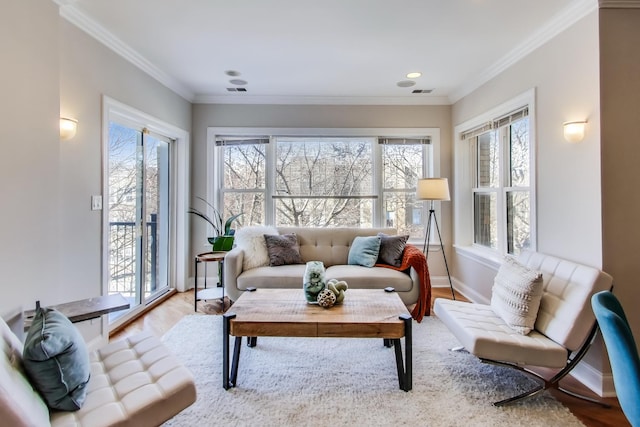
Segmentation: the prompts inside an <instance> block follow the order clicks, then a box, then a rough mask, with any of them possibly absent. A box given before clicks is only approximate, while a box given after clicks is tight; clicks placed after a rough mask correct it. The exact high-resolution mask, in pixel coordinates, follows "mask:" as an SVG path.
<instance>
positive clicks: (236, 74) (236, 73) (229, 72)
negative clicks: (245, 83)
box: [224, 70, 240, 77]
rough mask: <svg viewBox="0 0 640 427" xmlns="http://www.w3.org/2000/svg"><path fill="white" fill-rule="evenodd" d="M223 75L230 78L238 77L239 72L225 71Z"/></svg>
mask: <svg viewBox="0 0 640 427" xmlns="http://www.w3.org/2000/svg"><path fill="white" fill-rule="evenodd" d="M224 73H225V74H226V75H227V76H230V77H238V76H239V75H240V71H236V70H227V71H225V72H224Z"/></svg>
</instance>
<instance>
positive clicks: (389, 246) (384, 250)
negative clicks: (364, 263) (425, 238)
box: [376, 233, 409, 267]
mask: <svg viewBox="0 0 640 427" xmlns="http://www.w3.org/2000/svg"><path fill="white" fill-rule="evenodd" d="M378 236H380V252H379V253H378V261H376V263H377V264H389V265H393V266H394V267H400V265H402V254H403V253H404V247H405V246H406V245H407V240H409V235H408V234H407V235H404V236H387V235H386V234H384V233H378Z"/></svg>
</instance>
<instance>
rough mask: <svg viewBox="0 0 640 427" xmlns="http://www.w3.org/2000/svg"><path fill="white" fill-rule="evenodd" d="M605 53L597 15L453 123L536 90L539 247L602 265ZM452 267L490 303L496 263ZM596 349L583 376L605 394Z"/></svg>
mask: <svg viewBox="0 0 640 427" xmlns="http://www.w3.org/2000/svg"><path fill="white" fill-rule="evenodd" d="M598 53H599V51H598V14H597V12H593V13H591V14H589V15H588V16H586V17H585V18H583V19H582V20H580V21H578V22H577V23H576V24H575V25H573V26H572V27H571V28H569V29H568V30H566V31H565V32H563V33H561V34H560V35H558V36H557V37H555V38H554V39H552V40H551V41H549V42H548V43H546V44H545V45H543V46H541V47H540V48H538V49H537V50H536V51H534V52H532V53H531V54H530V55H528V56H527V57H526V58H524V59H523V60H521V61H520V62H518V63H517V64H514V65H513V66H512V67H511V68H509V69H508V70H506V71H504V72H503V73H502V74H500V75H499V76H498V77H496V78H494V79H493V80H491V81H490V82H488V83H487V84H485V85H484V86H482V87H481V88H479V89H477V90H476V91H474V92H473V93H471V94H470V95H468V96H466V97H465V98H463V99H461V100H460V101H458V102H457V103H455V105H453V108H452V121H453V124H454V126H456V125H458V124H460V123H463V122H465V121H466V120H469V119H471V118H473V117H475V116H477V115H480V114H482V113H483V112H485V111H487V110H490V109H492V108H493V107H495V106H498V105H500V104H501V103H503V102H505V101H508V100H509V99H511V98H514V97H516V96H517V95H519V94H521V93H523V92H525V91H526V90H528V89H531V88H535V89H536V113H535V114H536V117H535V119H536V132H537V140H536V144H537V146H536V157H537V169H536V174H537V182H536V185H537V199H536V201H537V213H536V217H537V231H538V232H537V242H538V248H537V249H538V251H540V252H545V253H548V254H553V255H556V256H559V257H562V258H567V259H570V260H573V261H577V262H580V263H584V264H587V265H591V266H594V267H597V268H602V219H601V215H602V211H601V182H600V111H599V96H600V93H599V84H600V81H599V79H600V76H599V54H598ZM578 119H588V121H589V123H588V125H587V131H586V137H585V139H584V140H583V142H581V143H579V144H569V143H567V142H565V141H564V139H563V135H562V123H563V122H565V121H571V120H578ZM457 214H459V215H468V214H469V213H468V212H458V213H457ZM456 240H461V239H459V238H458V236H456ZM453 264H454V276H455V277H456V278H457V280H459V281H460V282H461V283H462V284H463V286H464V287H466V288H467V289H468V291H469V293H470V294H471V296H474V297H476V299H478V298H482V299H485V300H488V299H489V298H490V294H491V286H492V284H493V277H494V276H495V273H496V270H495V268H494V267H493V266H491V265H487V264H483V263H481V262H478V261H475V260H471V259H469V258H468V257H465V256H461V255H455V258H454V263H453ZM596 344H597V345H596V346H594V348H593V349H592V351H590V353H589V354H588V355H587V357H586V358H585V361H586V362H587V363H588V365H589V366H590V368H589V367H587V369H586V370H585V371H583V376H582V378H581V379H582V380H585V381H587V383H588V384H587V385H589V386H590V387H592V388H594V389H596V391H599V392H602V390H603V389H604V388H606V387H608V386H606V385H604V384H603V383H604V382H606V381H608V379H607V378H606V377H607V375H608V374H607V372H608V367H606V366H605V362H604V360H605V359H604V356H603V353H602V347H601V343H600V342H597V343H596ZM590 374H591V377H590V378H587V377H589V375H590Z"/></svg>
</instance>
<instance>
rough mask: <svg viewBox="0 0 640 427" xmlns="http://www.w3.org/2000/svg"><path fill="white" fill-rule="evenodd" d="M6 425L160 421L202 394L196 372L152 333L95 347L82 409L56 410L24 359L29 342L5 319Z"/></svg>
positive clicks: (133, 425)
mask: <svg viewBox="0 0 640 427" xmlns="http://www.w3.org/2000/svg"><path fill="white" fill-rule="evenodd" d="M0 336H1V338H0V425H2V426H11V427H42V426H49V425H51V426H54V427H61V426H64V427H81V426H82V427H86V426H90V427H106V426H118V427H126V426H130V427H144V426H149V427H150V426H158V425H160V424H162V423H163V422H164V421H166V420H168V419H169V418H171V417H173V416H174V415H175V414H177V413H178V412H180V411H181V410H182V409H184V408H186V407H187V406H189V405H191V404H192V403H193V402H194V401H195V399H196V389H195V385H194V382H193V377H192V375H191V373H190V371H189V370H188V369H187V368H185V367H184V366H183V365H182V364H181V363H179V362H178V361H177V360H176V359H175V358H174V357H173V355H172V354H171V353H170V352H169V350H168V349H167V348H166V347H165V346H164V345H163V344H162V343H161V342H160V340H159V339H157V338H155V337H154V336H152V335H151V334H148V333H141V334H139V335H135V336H133V337H131V338H127V339H124V340H121V341H116V342H113V343H109V344H107V345H106V346H104V347H102V348H101V349H99V350H97V351H94V352H91V353H90V355H89V357H90V363H91V378H90V380H89V384H88V386H87V389H88V392H87V397H86V400H85V402H84V405H83V406H82V408H81V409H80V410H78V411H74V412H66V411H50V410H49V409H48V408H47V405H46V404H45V402H44V400H43V399H42V397H41V396H40V395H39V394H38V392H36V391H35V390H34V388H33V387H32V386H31V384H30V382H29V380H28V378H27V376H26V375H25V372H24V369H23V364H22V348H23V343H22V341H20V340H19V339H18V337H17V336H16V335H15V334H14V333H13V332H12V331H11V329H10V328H9V326H8V325H7V323H6V322H5V321H4V320H3V319H2V318H0Z"/></svg>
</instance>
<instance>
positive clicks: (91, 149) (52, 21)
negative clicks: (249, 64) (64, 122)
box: [0, 0, 191, 338]
mask: <svg viewBox="0 0 640 427" xmlns="http://www.w3.org/2000/svg"><path fill="white" fill-rule="evenodd" d="M0 51H1V52H3V67H2V71H1V73H2V74H1V77H2V78H0V84H2V93H3V100H4V102H3V103H2V104H1V106H0V123H1V124H2V128H3V130H4V134H3V136H4V137H3V138H2V142H1V144H2V148H3V150H2V151H3V154H2V155H1V156H0V200H2V208H3V209H2V216H1V220H0V242H2V244H1V245H0V272H2V279H1V280H2V284H1V285H0V286H2V299H0V314H4V313H8V312H11V311H14V310H15V309H16V308H17V307H18V306H23V308H29V307H32V306H33V305H34V302H35V300H36V299H39V300H41V301H42V303H43V305H51V304H58V303H62V302H68V301H72V300H76V299H82V298H87V297H91V296H97V295H100V294H101V293H102V283H101V280H102V277H101V268H102V265H101V262H102V246H101V244H102V242H101V235H102V234H101V233H102V230H101V212H99V211H91V210H90V196H91V195H92V194H101V192H102V140H101V129H102V122H101V121H102V95H103V94H104V95H107V96H109V97H111V98H114V99H117V100H119V101H121V102H123V103H126V104H128V105H130V106H132V107H134V108H137V109H139V110H141V111H144V112H145V113H147V114H149V115H151V116H154V117H157V118H158V119H160V120H163V121H165V122H167V123H169V124H172V125H174V126H176V127H178V128H181V129H185V130H188V131H190V130H191V104H190V103H189V102H188V101H186V100H185V99H183V98H181V97H180V96H178V95H176V94H175V93H173V92H172V91H170V90H169V89H167V88H166V87H164V86H162V85H161V84H160V83H158V82H157V81H156V80H154V79H153V78H151V77H149V76H148V75H147V74H145V73H143V72H142V71H140V70H139V69H138V68H136V67H135V66H133V65H132V64H130V63H129V62H127V61H125V60H124V59H122V58H121V57H119V56H118V55H116V54H115V53H113V52H112V51H111V50H109V49H107V48H106V47H105V46H104V45H102V44H100V43H98V42H97V41H96V40H94V39H93V38H91V37H90V36H88V35H87V34H86V33H84V32H82V31H80V30H78V29H77V28H76V27H75V26H73V25H71V24H69V23H68V22H67V21H66V20H64V19H62V18H60V17H59V15H58V6H57V5H56V4H55V3H53V2H52V1H51V0H33V1H27V2H23V1H10V2H3V5H2V13H1V14H0ZM9 64H10V65H9ZM61 115H64V116H70V117H74V118H76V119H78V120H79V125H78V133H77V135H76V136H75V138H73V139H71V140H68V141H60V140H59V125H58V119H59V117H60V116H61ZM82 327H84V325H83V326H82ZM91 329H92V330H90V331H89V336H87V334H86V333H85V332H87V331H86V330H83V333H85V337H86V338H91V337H92V335H95V334H97V333H98V332H99V330H97V329H99V328H96V327H91Z"/></svg>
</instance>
